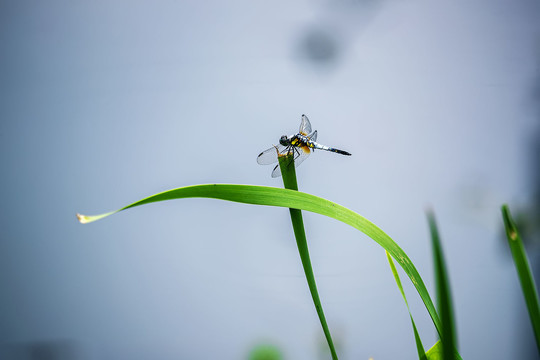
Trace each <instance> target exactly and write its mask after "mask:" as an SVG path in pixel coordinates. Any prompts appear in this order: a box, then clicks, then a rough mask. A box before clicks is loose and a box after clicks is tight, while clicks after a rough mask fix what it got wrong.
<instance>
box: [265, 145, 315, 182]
mask: <svg viewBox="0 0 540 360" xmlns="http://www.w3.org/2000/svg"><path fill="white" fill-rule="evenodd" d="M291 151H293V152H294V167H298V165H300V164H301V163H302V161H304V160H305V159H306V158H307V157H308V156H309V154H311V149H310V148H308V147H307V146H303V147H292V150H291ZM286 153H287V148H285V150H284V151H283V152H282V154H284V155H285V154H286ZM280 176H281V169H280V167H279V164H277V165H276V167H275V168H274V170H273V171H272V177H273V178H276V177H280Z"/></svg>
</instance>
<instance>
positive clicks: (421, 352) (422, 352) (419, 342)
mask: <svg viewBox="0 0 540 360" xmlns="http://www.w3.org/2000/svg"><path fill="white" fill-rule="evenodd" d="M386 258H387V259H388V263H389V264H390V269H391V270H392V274H393V275H394V279H395V280H396V284H397V286H398V288H399V291H400V292H401V296H403V300H404V301H405V305H406V306H407V311H408V312H409V316H410V318H411V323H412V327H413V332H414V341H415V342H416V351H417V352H418V358H419V359H420V360H422V359H426V351H425V350H424V346H423V345H422V340H421V339H420V334H418V329H417V328H416V324H415V322H414V319H413V316H412V313H411V309H410V308H409V303H408V301H407V297H406V296H405V291H404V290H403V286H402V284H401V279H400V278H399V274H398V272H397V269H396V265H394V261H393V260H392V257H391V256H390V254H389V253H388V251H386Z"/></svg>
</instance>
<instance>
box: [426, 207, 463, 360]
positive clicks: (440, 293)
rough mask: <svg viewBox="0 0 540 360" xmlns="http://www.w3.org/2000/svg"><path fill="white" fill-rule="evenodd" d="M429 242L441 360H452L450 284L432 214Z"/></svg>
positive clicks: (452, 330) (430, 213)
mask: <svg viewBox="0 0 540 360" xmlns="http://www.w3.org/2000/svg"><path fill="white" fill-rule="evenodd" d="M427 218H428V223H429V229H430V232H431V241H432V245H433V259H434V262H435V282H436V286H437V304H438V308H439V314H440V315H441V322H442V336H441V340H442V348H443V359H444V360H454V359H455V358H456V357H455V350H454V349H457V338H456V333H455V325H454V311H453V306H452V294H451V293H450V283H449V281H448V274H447V271H446V264H445V261H444V255H443V250H442V246H441V241H440V238H439V231H438V230H437V224H436V222H435V215H434V214H433V212H431V211H428V213H427Z"/></svg>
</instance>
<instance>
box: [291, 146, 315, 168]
mask: <svg viewBox="0 0 540 360" xmlns="http://www.w3.org/2000/svg"><path fill="white" fill-rule="evenodd" d="M294 150H295V154H294V167H298V165H300V164H301V163H302V161H304V160H306V159H307V157H308V156H309V154H311V149H310V148H308V147H307V146H303V147H301V148H294Z"/></svg>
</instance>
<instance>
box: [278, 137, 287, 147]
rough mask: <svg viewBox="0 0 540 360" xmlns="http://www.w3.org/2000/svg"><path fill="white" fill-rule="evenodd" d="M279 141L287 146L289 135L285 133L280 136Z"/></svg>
mask: <svg viewBox="0 0 540 360" xmlns="http://www.w3.org/2000/svg"><path fill="white" fill-rule="evenodd" d="M279 143H280V144H281V145H284V146H287V143H288V141H287V135H283V136H282V137H280V138H279Z"/></svg>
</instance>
